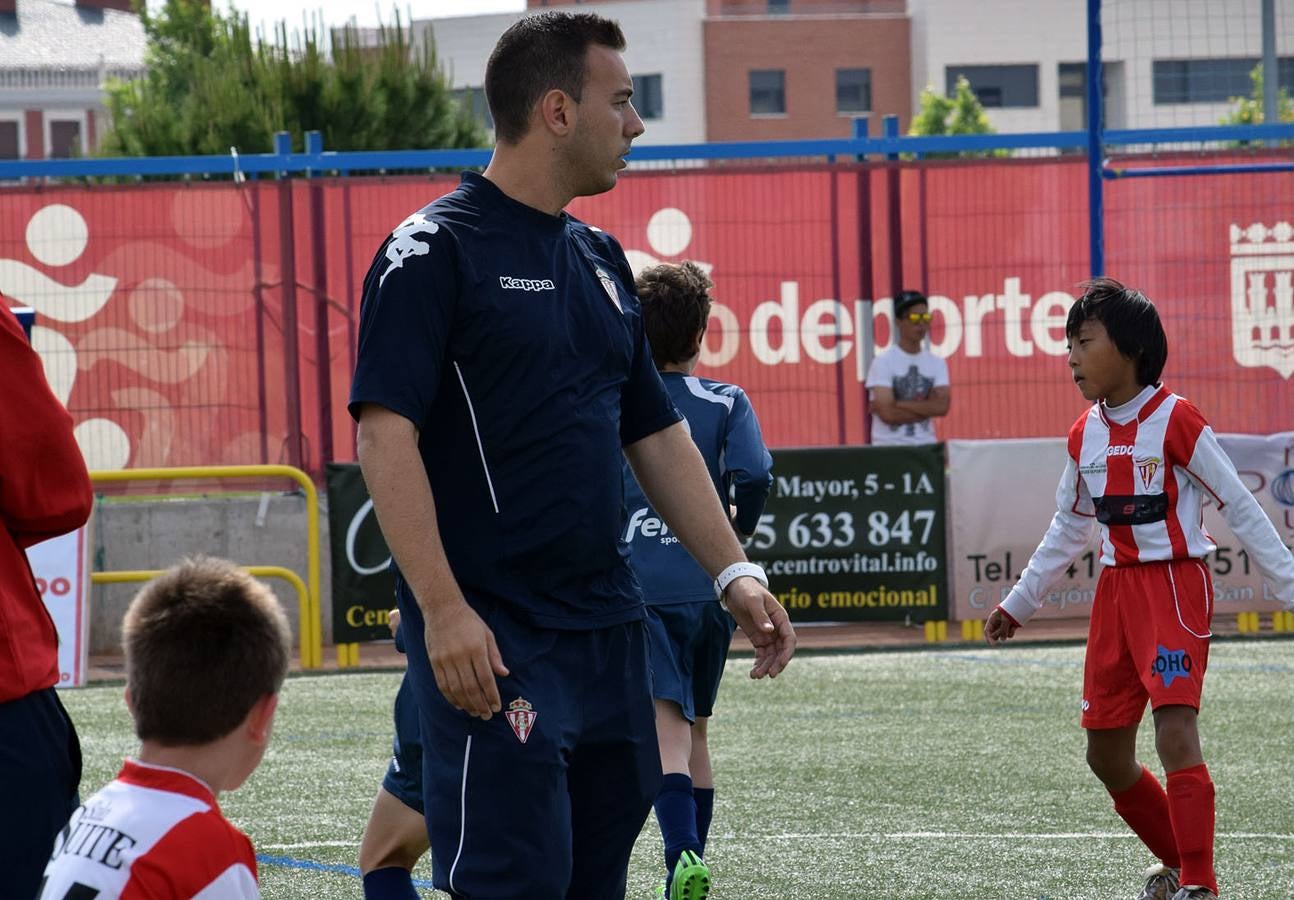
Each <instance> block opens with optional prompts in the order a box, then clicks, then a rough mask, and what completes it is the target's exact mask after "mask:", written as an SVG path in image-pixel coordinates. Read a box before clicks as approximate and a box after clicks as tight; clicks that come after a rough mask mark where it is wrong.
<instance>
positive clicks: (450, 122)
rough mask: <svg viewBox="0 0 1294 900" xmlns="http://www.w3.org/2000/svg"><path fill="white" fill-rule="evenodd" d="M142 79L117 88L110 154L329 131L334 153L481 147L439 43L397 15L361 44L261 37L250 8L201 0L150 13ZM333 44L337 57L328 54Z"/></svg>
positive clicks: (219, 149)
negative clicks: (228, 9)
mask: <svg viewBox="0 0 1294 900" xmlns="http://www.w3.org/2000/svg"><path fill="white" fill-rule="evenodd" d="M140 18H141V21H142V22H143V25H144V32H145V35H146V37H147V41H148V50H147V56H146V62H145V72H144V75H143V76H142V77H141V78H139V79H137V80H135V81H130V82H115V83H112V84H110V85H109V87H108V97H107V106H108V115H109V122H110V124H109V128H108V130H107V133H106V134H105V135H104V137H103V140H102V141H101V143H100V147H99V153H100V155H103V156H172V155H180V156H187V155H205V154H225V153H228V152H229V150H230V148H231V147H236V148H237V149H238V150H239V152H242V153H268V152H271V151H272V150H273V142H274V134H275V132H278V131H287V132H290V133H291V134H292V136H293V146H295V147H301V146H302V143H303V137H302V135H303V134H304V132H306V131H311V130H318V131H321V132H322V133H323V137H324V146H326V147H327V148H328V149H330V150H396V149H421V148H442V147H479V146H483V145H484V144H485V143H486V135H485V132H484V129H483V128H482V127H481V125H480V124H479V123H478V122H477V121H476V119H475V118H474V117H473V116H472V114H471V112H470V110H467V109H463V108H461V107H460V105H459V104H458V103H457V102H456V101H455V100H454V98H453V94H452V92H451V90H450V86H449V83H448V80H447V79H446V77H445V75H444V73H443V72H442V71H441V69H440V67H439V65H438V64H437V60H436V54H435V50H434V48H433V47H432V46H431V42H430V39H428V41H427V43H426V44H425V45H424V46H422V47H420V48H415V47H414V46H413V42H412V34H411V32H410V30H409V29H408V28H406V27H403V26H402V25H401V23H400V19H399V15H398V13H397V15H396V19H395V24H394V25H388V26H383V27H382V28H380V29H379V31H378V40H377V43H376V45H375V46H362V45H361V42H360V40H359V35H358V34H357V33H356V32H355V31H354V30H353V29H349V28H345V29H340V30H337V31H333V32H331V33H329V34H328V36H327V38H326V43H325V39H324V38H323V37H321V29H320V28H319V27H312V28H310V29H307V30H306V31H305V33H304V34H300V33H294V34H293V35H292V36H291V39H290V36H289V34H288V29H287V25H286V24H285V23H283V22H280V23H279V24H278V25H277V26H276V28H275V34H276V40H275V41H272V42H271V41H265V40H261V39H260V38H259V36H258V37H256V38H253V36H252V34H251V29H250V27H249V25H248V20H247V16H246V15H245V14H239V13H232V14H231V15H230V16H228V17H226V16H222V15H221V14H219V13H215V12H212V11H211V9H210V8H209V6H207V4H205V3H203V2H200V0H167V2H166V4H165V6H164V7H163V8H162V9H161V10H160V11H159V12H157V13H156V14H150V13H148V12H147V11H146V10H141V12H140ZM325 46H326V47H327V49H328V52H327V53H325V52H324V50H323V49H322V48H323V47H325Z"/></svg>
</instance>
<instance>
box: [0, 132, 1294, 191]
mask: <svg viewBox="0 0 1294 900" xmlns="http://www.w3.org/2000/svg"><path fill="white" fill-rule="evenodd" d="M1288 140H1294V123H1282V124H1275V125H1234V126H1218V127H1194V128H1142V129H1125V130H1118V131H1106V132H1103V133H1102V134H1101V141H1102V143H1103V144H1104V145H1106V146H1109V145H1130V144H1160V145H1162V144H1197V143H1231V142H1240V141H1245V142H1258V141H1288ZM1087 147H1088V133H1087V132H1086V131H1062V132H1030V133H1024V134H968V135H937V136H929V137H913V136H906V135H900V136H887V135H879V136H876V137H866V136H860V137H847V138H830V139H823V140H799V141H724V142H716V143H708V144H648V145H643V146H638V147H635V148H634V150H633V153H632V155H631V157H630V159H631V160H633V161H636V162H658V161H672V160H680V161H681V160H720V159H803V158H813V157H826V158H837V159H838V158H857V159H867V158H877V159H893V158H895V157H896V156H898V155H900V154H902V155H904V156H910V157H921V156H924V155H926V154H930V153H985V152H989V151H993V150H1033V149H1056V150H1083V149H1086V148H1087ZM489 160H490V150H489V149H466V150H357V151H349V152H337V151H333V150H322V149H320V150H318V151H315V152H284V153H247V154H240V153H235V152H231V153H229V154H225V155H219V156H148V157H117V158H103V159H99V158H85V159H42V160H3V161H0V179H3V180H13V179H21V178H95V177H112V176H125V177H131V176H137V177H142V176H157V175H189V176H210V175H216V176H236V175H239V174H242V175H264V176H286V175H296V174H304V173H312V174H316V175H317V174H321V173H332V172H338V173H342V174H349V173H351V172H375V171H393V170H401V171H420V170H421V171H426V170H432V169H472V168H481V167H484V166H485V165H486V163H488V162H489Z"/></svg>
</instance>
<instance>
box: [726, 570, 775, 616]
mask: <svg viewBox="0 0 1294 900" xmlns="http://www.w3.org/2000/svg"><path fill="white" fill-rule="evenodd" d="M744 575H749V576H750V577H751V578H753V579H755V580H756V581H758V582H759V583H760V584H762V585H763V586H764V587H768V576H767V575H765V574H764V570H763V569H761V568H760V567H759V566H757V565H755V564H754V563H752V562H737V563H733V564H732V565H730V566H729V567H728V568H726V569H724V570H723V571H722V572H720V573H719V576H718V577H717V578H715V580H714V593H715V595H716V596H717V597H718V598H719V602H720V603H723V592H724V591H726V590H728V585H730V584H732V583H733V581H735V580H736V579H738V578H741V577H742V576H744ZM724 608H725V609H726V608H727V607H724Z"/></svg>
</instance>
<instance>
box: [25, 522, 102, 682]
mask: <svg viewBox="0 0 1294 900" xmlns="http://www.w3.org/2000/svg"><path fill="white" fill-rule="evenodd" d="M89 548H90V541H89V526H86V527H84V528H78V529H77V530H76V531H73V532H70V533H68V534H65V535H63V536H62V537H56V538H51V539H50V540H48V541H44V542H42V543H39V544H36V545H35V546H33V547H28V548H27V559H28V561H30V562H31V570H32V574H33V575H35V576H36V588H37V589H38V590H39V591H40V596H41V599H42V600H44V601H45V608H46V609H48V610H49V614H50V616H51V617H52V618H53V619H54V627H55V628H56V629H57V630H58V673H59V674H58V684H57V685H56V687H60V688H68V687H81V686H82V685H84V684H85V680H86V650H87V644H88V635H89V630H90V628H89V626H90V618H89V603H88V600H89V596H90V591H89V588H90V565H89V563H90V559H89V552H90V549H89Z"/></svg>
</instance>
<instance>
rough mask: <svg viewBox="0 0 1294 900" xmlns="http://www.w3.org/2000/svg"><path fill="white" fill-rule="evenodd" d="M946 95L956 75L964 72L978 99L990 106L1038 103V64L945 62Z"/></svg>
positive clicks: (955, 79)
mask: <svg viewBox="0 0 1294 900" xmlns="http://www.w3.org/2000/svg"><path fill="white" fill-rule="evenodd" d="M944 75H945V77H946V79H947V95H948V96H949V97H951V96H952V95H953V92H954V91H956V89H957V79H958V77H960V76H962V75H965V76H966V80H967V81H969V82H970V86H971V90H972V91H974V92H975V96H976V97H978V98H979V102H980V103H981V104H982V105H983V106H985V107H986V108H989V107H1003V106H1026V107H1028V106H1032V107H1036V106H1037V105H1038V67H1037V66H1036V65H1016V66H948V67H947V68H945V69H944Z"/></svg>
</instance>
